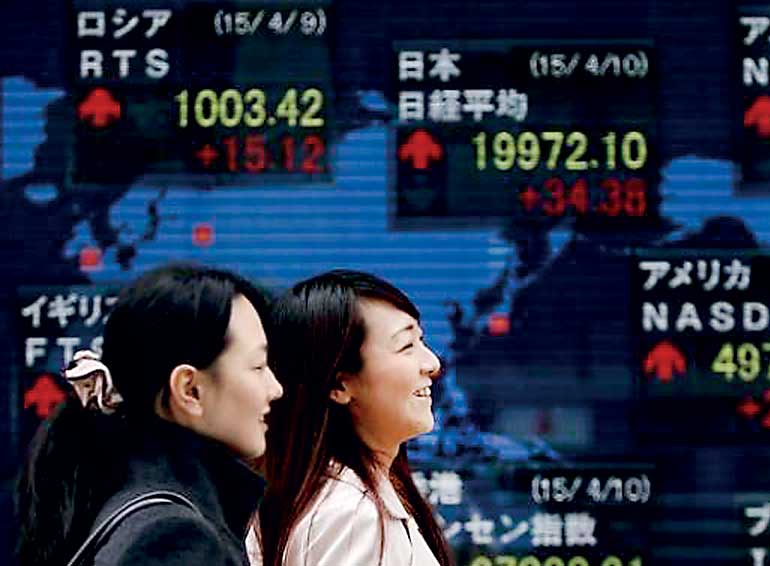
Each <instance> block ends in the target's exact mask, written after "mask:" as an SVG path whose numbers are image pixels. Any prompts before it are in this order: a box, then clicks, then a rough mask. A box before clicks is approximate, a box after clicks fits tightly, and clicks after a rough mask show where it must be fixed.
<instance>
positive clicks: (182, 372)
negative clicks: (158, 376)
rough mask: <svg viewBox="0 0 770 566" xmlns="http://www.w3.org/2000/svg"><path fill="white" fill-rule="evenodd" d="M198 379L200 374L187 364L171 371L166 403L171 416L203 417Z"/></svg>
mask: <svg viewBox="0 0 770 566" xmlns="http://www.w3.org/2000/svg"><path fill="white" fill-rule="evenodd" d="M200 377H201V376H200V372H199V371H198V370H197V369H196V368H195V367H193V366H191V365H189V364H181V365H178V366H176V367H175V368H174V369H173V370H171V374H170V375H169V378H168V402H169V408H170V409H171V411H172V414H173V413H177V414H178V413H179V412H181V413H183V414H185V415H187V416H189V417H200V416H202V415H203V403H202V402H201V397H202V395H201V393H202V392H201V385H202V384H201V383H200Z"/></svg>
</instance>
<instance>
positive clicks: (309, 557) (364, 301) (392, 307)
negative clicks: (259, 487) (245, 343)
mask: <svg viewBox="0 0 770 566" xmlns="http://www.w3.org/2000/svg"><path fill="white" fill-rule="evenodd" d="M419 320H420V315H419V312H418V311H417V308H416V307H415V306H414V304H413V303H412V302H411V301H410V300H409V299H408V298H407V296H406V295H405V294H404V293H403V292H401V291H400V290H399V289H397V288H395V287H394V286H393V285H391V284H389V283H387V282H386V281H383V280H382V279H380V278H378V277H375V276H373V275H370V274H366V273H362V272H357V271H346V270H336V271H331V272H328V273H325V274H322V275H319V276H317V277H313V278H311V279H308V280H306V281H303V282H301V283H299V284H297V285H296V286H295V287H294V288H293V289H292V290H291V291H290V292H289V293H287V294H286V295H285V296H284V297H282V298H281V299H280V300H279V301H278V302H277V304H276V305H275V309H274V319H273V325H272V326H271V330H272V332H273V334H272V335H271V338H272V340H273V344H274V347H272V348H271V350H270V364H271V366H272V367H273V370H274V371H276V372H280V373H279V375H281V379H282V382H283V384H284V387H285V389H286V397H285V398H284V399H282V400H281V401H278V402H276V404H275V406H274V409H273V411H272V413H271V415H270V427H271V428H270V431H269V432H268V449H267V452H266V454H265V462H264V465H265V472H266V479H267V481H268V488H267V491H266V492H265V497H264V498H263V500H262V503H261V505H260V509H259V516H258V521H256V524H255V529H254V530H253V531H252V532H251V533H250V535H249V539H248V540H247V547H248V548H249V555H250V558H251V559H252V564H259V563H264V565H265V566H300V565H307V566H372V565H376V564H382V565H386V566H408V565H416V566H431V565H434V566H438V565H440V566H448V565H449V564H450V563H451V558H450V554H449V550H448V548H447V544H446V542H445V540H444V538H443V535H442V533H441V530H440V528H439V526H438V525H437V523H436V521H435V519H434V517H433V514H432V511H431V508H430V506H429V505H428V503H427V502H426V501H425V500H424V499H423V498H422V496H421V495H420V493H419V491H418V490H417V488H416V486H415V484H414V482H413V481H412V477H411V473H410V470H409V464H408V462H407V457H406V447H405V444H404V443H405V442H406V441H407V440H408V439H409V438H412V437H414V436H417V435H419V434H422V433H425V432H428V431H430V430H431V429H432V428H433V414H432V412H431V397H430V390H431V385H432V382H433V380H434V379H436V378H437V376H438V374H439V370H440V363H439V360H438V358H437V357H436V356H435V355H434V354H433V352H432V351H431V350H430V349H429V348H428V347H427V346H426V345H425V342H424V341H423V333H422V329H421V328H420V322H419Z"/></svg>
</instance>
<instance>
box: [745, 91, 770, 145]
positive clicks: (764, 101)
mask: <svg viewBox="0 0 770 566" xmlns="http://www.w3.org/2000/svg"><path fill="white" fill-rule="evenodd" d="M743 126H744V127H746V128H750V127H751V126H756V127H757V133H758V134H759V136H760V137H763V138H767V137H770V96H766V95H762V96H759V97H757V99H756V100H755V101H754V104H752V105H751V107H750V108H749V109H748V110H746V113H745V114H744V115H743Z"/></svg>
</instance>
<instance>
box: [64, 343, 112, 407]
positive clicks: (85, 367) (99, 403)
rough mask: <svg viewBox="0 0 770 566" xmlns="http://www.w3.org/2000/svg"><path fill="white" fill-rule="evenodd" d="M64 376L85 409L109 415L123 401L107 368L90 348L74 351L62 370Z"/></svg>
mask: <svg viewBox="0 0 770 566" xmlns="http://www.w3.org/2000/svg"><path fill="white" fill-rule="evenodd" d="M64 378H65V379H66V380H67V382H68V383H69V384H70V385H71V386H72V388H73V389H74V390H75V394H76V395H77V396H78V399H80V402H81V403H82V404H83V407H84V408H86V409H90V410H97V411H100V412H102V413H104V414H105V415H110V414H112V413H114V412H115V409H117V407H118V405H119V404H120V403H121V402H122V401H123V398H122V397H121V396H120V393H118V391H117V390H116V389H115V385H114V384H113V383H112V375H111V374H110V370H109V368H107V366H106V365H104V364H103V363H102V361H101V360H100V359H99V356H97V355H96V354H95V353H94V352H92V351H91V350H78V351H77V352H75V355H74V356H73V358H72V362H71V363H70V364H69V365H68V366H67V368H66V369H65V370H64Z"/></svg>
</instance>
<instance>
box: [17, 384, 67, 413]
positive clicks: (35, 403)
mask: <svg viewBox="0 0 770 566" xmlns="http://www.w3.org/2000/svg"><path fill="white" fill-rule="evenodd" d="M66 398H67V395H66V394H65V393H64V391H62V390H61V388H60V387H59V386H58V385H57V384H56V381H54V378H53V377H51V376H50V375H49V374H47V373H44V374H43V375H41V376H40V377H38V378H37V380H36V381H35V384H34V385H33V386H32V387H31V388H29V389H27V391H26V392H25V393H24V408H25V409H29V408H30V407H34V409H35V414H36V415H37V416H38V418H40V419H44V418H46V417H47V416H48V415H50V414H51V413H52V412H53V410H54V409H55V408H56V405H58V404H59V403H61V402H62V401H64V400H65V399H66Z"/></svg>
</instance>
